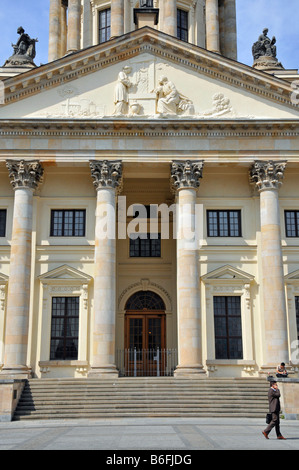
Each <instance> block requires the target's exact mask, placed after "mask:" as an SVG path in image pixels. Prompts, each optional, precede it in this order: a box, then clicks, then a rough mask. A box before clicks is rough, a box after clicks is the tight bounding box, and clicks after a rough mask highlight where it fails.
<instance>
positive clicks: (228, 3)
mask: <svg viewBox="0 0 299 470" xmlns="http://www.w3.org/2000/svg"><path fill="white" fill-rule="evenodd" d="M223 39H224V44H223V51H222V53H223V55H225V57H228V58H229V59H233V60H237V14H236V0H225V2H224V38H223ZM221 50H222V48H221Z"/></svg>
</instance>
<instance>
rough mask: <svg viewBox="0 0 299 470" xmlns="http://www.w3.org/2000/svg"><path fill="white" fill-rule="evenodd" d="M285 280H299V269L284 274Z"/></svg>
mask: <svg viewBox="0 0 299 470" xmlns="http://www.w3.org/2000/svg"><path fill="white" fill-rule="evenodd" d="M285 280H286V281H288V282H290V281H297V282H298V281H299V269H296V271H293V272H291V273H289V274H287V275H286V276H285Z"/></svg>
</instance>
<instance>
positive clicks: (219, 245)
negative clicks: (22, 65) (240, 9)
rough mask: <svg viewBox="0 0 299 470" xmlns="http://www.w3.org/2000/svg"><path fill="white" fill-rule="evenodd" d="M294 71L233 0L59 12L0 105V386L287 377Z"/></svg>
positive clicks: (297, 166)
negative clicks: (240, 36) (253, 60)
mask: <svg viewBox="0 0 299 470" xmlns="http://www.w3.org/2000/svg"><path fill="white" fill-rule="evenodd" d="M259 33H260V32H257V35H258V34H259ZM264 37H265V38H266V36H264ZM266 39H267V40H268V38H266ZM266 39H265V41H266ZM263 41H264V39H259V42H260V43H262V42H263ZM271 44H272V43H271ZM249 47H251V45H249ZM271 47H272V46H271ZM273 50H274V49H273ZM273 57H274V53H273ZM273 57H272V58H273ZM282 62H283V60H282ZM272 65H273V64H272ZM294 77H295V78H296V73H295V72H294V71H286V70H284V69H283V68H282V67H280V66H277V69H275V70H274V71H273V70H272V69H270V68H269V67H265V70H262V69H261V68H258V67H251V66H247V65H244V64H241V63H239V62H237V49H236V9H235V1H234V0H220V1H218V0H206V1H205V0H197V1H189V0H182V1H179V0H178V1H175V0H171V1H170V0H167V2H163V1H161V0H160V1H154V2H142V1H141V2H134V1H131V0H127V1H125V0H112V1H102V0H84V1H82V2H81V1H80V0H68V1H64V0H51V2H50V38H49V63H47V64H45V65H42V66H40V67H31V68H30V70H28V71H26V72H24V73H19V70H18V73H15V74H12V75H11V76H10V77H9V78H6V79H5V80H4V82H3V83H4V100H3V103H2V104H1V105H0V134H1V140H0V181H1V184H0V232H1V233H0V300H1V302H0V368H1V372H0V374H1V376H2V377H6V376H9V377H16V378H17V377H30V376H33V377H37V378H40V377H50V378H52V377H117V376H143V375H145V376H146V375H154V376H156V375H167V376H172V375H174V376H175V377H196V378H198V377H207V376H208V377H259V376H261V375H266V374H268V373H269V372H270V373H273V371H274V368H276V366H277V364H279V363H281V362H282V361H283V362H285V363H286V364H287V367H288V370H289V371H290V372H292V373H293V374H297V372H298V360H299V354H297V351H298V339H299V189H298V176H299V139H298V137H299V114H298V104H297V96H296V93H295V91H294V87H293V85H292V79H294Z"/></svg>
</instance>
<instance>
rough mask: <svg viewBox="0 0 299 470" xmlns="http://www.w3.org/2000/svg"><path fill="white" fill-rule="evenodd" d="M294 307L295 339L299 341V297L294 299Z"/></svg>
mask: <svg viewBox="0 0 299 470" xmlns="http://www.w3.org/2000/svg"><path fill="white" fill-rule="evenodd" d="M295 306H296V323H297V338H298V341H299V297H297V296H296V297H295Z"/></svg>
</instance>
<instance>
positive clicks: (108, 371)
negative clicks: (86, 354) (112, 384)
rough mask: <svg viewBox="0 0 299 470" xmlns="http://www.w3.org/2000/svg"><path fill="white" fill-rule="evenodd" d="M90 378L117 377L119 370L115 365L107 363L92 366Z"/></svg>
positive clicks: (89, 373)
mask: <svg viewBox="0 0 299 470" xmlns="http://www.w3.org/2000/svg"><path fill="white" fill-rule="evenodd" d="M87 376H88V377H90V378H94V379H96V378H104V379H117V378H118V377H119V373H118V370H117V368H116V366H115V365H113V364H111V365H109V364H108V365H107V366H100V367H96V366H94V367H91V370H90V371H89V372H88V374H87Z"/></svg>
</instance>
